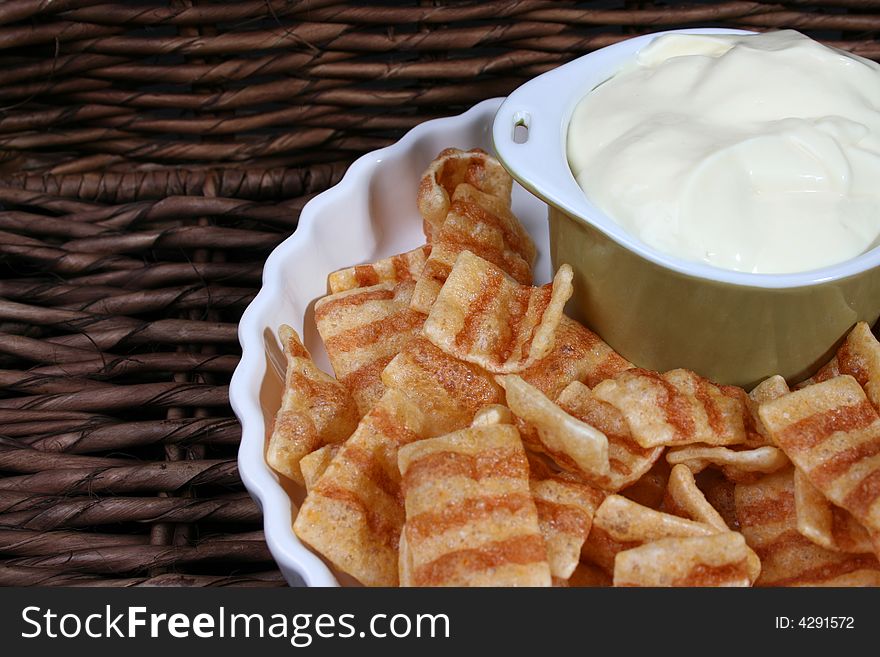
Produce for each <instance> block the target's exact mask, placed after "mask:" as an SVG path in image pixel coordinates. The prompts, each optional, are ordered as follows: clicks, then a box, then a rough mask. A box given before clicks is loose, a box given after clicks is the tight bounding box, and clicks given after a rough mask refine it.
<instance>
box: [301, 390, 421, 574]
mask: <svg viewBox="0 0 880 657" xmlns="http://www.w3.org/2000/svg"><path fill="white" fill-rule="evenodd" d="M424 428H425V417H424V413H423V412H422V410H421V409H420V408H419V407H418V406H417V405H416V404H413V403H412V402H411V401H409V399H407V397H406V396H405V395H403V394H401V393H400V392H399V391H397V390H387V391H386V392H385V394H384V395H383V396H382V398H381V399H380V400H379V403H378V404H377V405H376V406H375V407H374V408H373V409H372V410H371V411H370V412H369V413H367V415H365V416H364V417H363V419H362V420H361V422H360V424H359V425H358V428H357V430H356V431H355V432H354V434H353V435H352V436H351V438H349V439H348V440H346V441H345V443H344V444H343V445H342V447H341V448H340V451H339V453H338V454H337V455H336V457H335V458H333V460H332V461H331V462H330V464H329V465H328V466H327V469H326V470H325V471H324V473H323V474H322V475H321V476H320V478H319V479H318V480H317V481H316V482H315V483H314V484H313V485H312V487H311V489H310V490H309V493H308V495H307V496H306V499H305V501H304V502H303V504H302V506H301V507H300V510H299V513H298V514H297V516H296V519H295V521H294V524H293V529H294V531H295V532H296V535H297V536H299V538H300V539H301V540H302V541H303V542H305V543H307V544H308V545H310V546H311V547H312V548H313V549H314V550H315V551H317V552H319V553H321V554H322V555H324V557H326V558H327V560H328V561H330V562H331V563H332V564H333V565H334V566H336V568H338V569H339V570H341V571H343V572H345V573H348V574H349V575H352V576H353V577H355V578H356V579H357V580H358V581H360V582H361V583H362V584H365V585H367V586H395V585H396V584H397V580H398V546H399V541H400V530H401V527H402V526H403V521H404V512H403V504H402V500H401V493H400V473H399V471H398V469H397V451H398V448H399V447H400V446H401V445H405V444H407V443H410V442H413V441H416V440H420V439H421V438H423V437H424Z"/></svg>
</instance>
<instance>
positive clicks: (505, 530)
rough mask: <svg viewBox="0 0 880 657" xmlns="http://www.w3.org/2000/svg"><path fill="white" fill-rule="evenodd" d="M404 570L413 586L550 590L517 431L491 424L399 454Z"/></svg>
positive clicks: (424, 442) (416, 445) (544, 551)
mask: <svg viewBox="0 0 880 657" xmlns="http://www.w3.org/2000/svg"><path fill="white" fill-rule="evenodd" d="M398 463H399V466H400V472H401V475H402V477H403V492H404V502H405V506H406V525H405V526H404V530H403V531H404V537H405V539H404V540H405V541H406V548H405V555H404V556H405V558H406V559H407V562H406V563H405V564H403V565H402V568H401V570H402V571H403V572H404V573H406V581H407V583H409V584H410V585H412V586H517V585H518V586H550V584H551V576H550V566H549V565H548V563H547V549H546V546H545V543H544V539H543V537H542V536H541V531H540V528H539V525H538V513H537V510H536V508H535V503H534V501H533V500H532V496H531V493H530V491H529V467H528V462H527V461H526V454H525V451H524V450H523V446H522V442H521V441H520V438H519V434H518V433H517V430H516V427H514V426H513V425H509V424H508V425H505V424H494V425H485V426H476V427H470V428H468V429H463V430H461V431H456V432H454V433H450V434H447V435H445V436H440V437H437V438H430V439H427V440H421V441H418V442H415V443H413V444H411V445H407V446H405V447H403V448H401V449H400V452H399V457H398Z"/></svg>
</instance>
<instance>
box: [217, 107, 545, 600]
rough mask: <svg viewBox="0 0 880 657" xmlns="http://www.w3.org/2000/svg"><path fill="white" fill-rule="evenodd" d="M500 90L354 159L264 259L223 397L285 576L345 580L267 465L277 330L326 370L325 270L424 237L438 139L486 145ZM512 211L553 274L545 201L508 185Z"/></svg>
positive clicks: (538, 269)
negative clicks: (283, 328)
mask: <svg viewBox="0 0 880 657" xmlns="http://www.w3.org/2000/svg"><path fill="white" fill-rule="evenodd" d="M500 104H501V99H500V98H495V99H492V100H487V101H484V102H482V103H480V104H479V105H476V106H475V107H473V108H472V109H471V110H469V111H467V112H465V113H464V114H461V115H459V116H454V117H450V118H446V119H438V120H435V121H428V122H426V123H423V124H421V125H419V126H418V127H416V128H414V129H413V130H411V131H410V132H408V133H407V134H406V135H405V136H404V137H403V138H402V139H401V140H400V141H399V142H397V143H395V144H394V145H393V146H389V147H388V148H383V149H382V150H379V151H375V152H373V153H369V154H368V155H365V156H363V157H361V158H360V159H358V160H357V161H356V162H354V163H353V164H352V165H351V167H350V168H349V169H348V171H347V172H346V174H345V177H344V178H343V179H342V181H340V182H339V184H337V185H335V186H334V187H332V188H330V189H328V190H327V191H326V192H323V193H322V194H319V195H318V196H316V197H315V198H314V199H312V200H311V201H310V202H309V203H308V204H307V205H306V206H305V207H304V208H303V211H302V214H301V216H300V220H299V227H298V228H297V229H296V232H294V234H293V235H291V236H290V237H289V238H288V239H287V240H285V241H284V242H282V243H281V244H280V245H279V246H278V247H277V248H276V249H275V250H274V251H273V252H272V254H271V255H270V256H269V258H268V259H267V260H266V265H265V267H264V269H263V286H262V288H261V290H260V292H259V294H258V295H257V297H256V298H255V299H254V301H253V302H252V303H251V304H250V305H249V306H248V307H247V309H246V310H245V312H244V314H243V315H242V318H241V322H240V323H239V329H238V337H239V341H240V342H241V347H242V357H241V362H240V364H239V365H238V367H237V368H236V370H235V373H234V375H233V377H232V383H231V385H230V388H229V399H230V402H231V403H232V408H233V410H234V411H235V414H236V415H237V416H238V419H239V421H240V422H241V426H242V437H241V447H240V448H239V452H238V466H239V471H240V473H241V478H242V480H243V481H244V484H245V486H246V487H247V489H248V491H249V492H250V493H251V495H252V496H253V497H254V499H255V500H257V502H258V504H260V506H261V507H262V509H263V523H264V529H265V535H266V542H267V544H268V546H269V550H270V551H271V552H272V556H273V557H274V558H275V561H276V562H277V563H278V566H279V568H280V569H281V572H282V573H283V574H284V576H285V577H286V579H287V581H288V582H290V583H291V584H302V583H305V584H308V585H311V586H334V585H336V584H344V585H350V584H354V583H355V582H354V581H353V580H352V579H351V578H350V577H347V576H345V575H342V574H340V573H337V572H334V571H333V570H332V569H331V568H330V567H329V566H328V565H327V564H326V563H325V562H324V561H323V560H322V559H321V558H320V557H319V556H317V555H316V554H314V553H313V552H312V551H311V550H310V549H309V548H308V547H306V546H305V545H303V544H302V543H301V542H300V541H299V539H298V538H297V537H296V535H295V534H294V533H293V530H292V529H291V524H292V522H293V518H294V517H295V516H296V512H297V505H298V504H299V503H300V502H301V501H302V498H303V490H302V489H300V488H298V487H296V486H292V485H289V484H286V483H285V482H284V481H282V480H281V479H280V478H279V477H278V475H276V474H275V473H274V472H272V470H271V469H270V468H269V466H268V465H266V458H265V452H266V442H267V439H268V436H269V433H270V431H271V426H272V421H273V418H274V417H275V413H276V412H277V411H278V408H279V406H280V405H281V388H282V382H283V376H284V369H285V361H284V356H283V354H282V353H281V349H280V347H279V345H278V342H277V338H276V334H277V330H278V326H279V325H280V324H289V325H290V326H292V327H293V328H295V329H296V330H297V332H299V334H300V335H301V336H303V341H304V342H305V345H306V347H307V348H308V349H309V351H311V353H312V356H313V357H314V359H315V361H316V362H317V363H318V365H319V366H320V367H322V368H323V369H324V370H325V371H327V372H331V371H332V370H331V369H330V365H329V363H328V361H327V354H326V352H325V351H324V347H323V345H322V343H321V339H320V337H319V336H318V333H317V330H316V328H315V321H314V315H313V311H312V309H313V307H314V302H315V300H316V299H318V298H320V297H322V296H324V295H325V294H327V275H328V274H330V273H331V272H333V271H335V270H337V269H340V268H342V267H349V266H351V265H354V264H360V263H367V262H373V261H375V260H378V259H380V258H384V257H387V256H390V255H394V254H395V253H402V252H403V251H408V250H410V249H414V248H416V247H417V246H418V245H419V244H423V243H424V241H425V236H424V235H423V234H422V220H421V217H420V216H419V212H418V208H417V207H416V190H417V189H418V184H419V179H420V177H421V175H422V172H423V171H424V170H425V168H426V167H427V166H428V164H429V163H430V162H431V160H433V159H434V157H436V155H437V153H439V152H440V151H441V150H443V149H444V148H448V147H453V146H455V147H458V148H464V149H467V148H474V147H479V148H484V149H486V150H491V148H492V140H491V129H492V119H493V117H494V116H495V111H496V110H497V109H498V106H499V105H500ZM512 204H513V211H514V212H515V213H516V215H517V216H518V217H519V218H520V220H521V221H522V222H523V225H524V226H525V228H526V230H527V231H528V232H529V234H530V235H531V236H532V239H533V240H534V241H535V244H536V246H537V249H538V259H537V262H536V263H535V278H536V281H537V282H538V283H542V284H543V283H547V282H549V281H550V278H551V277H550V257H549V245H548V233H547V207H546V206H545V205H544V203H542V202H541V201H539V200H538V199H537V198H535V197H534V196H532V195H531V194H529V193H528V192H526V191H525V190H524V189H523V188H522V187H520V186H519V185H514V188H513V194H512Z"/></svg>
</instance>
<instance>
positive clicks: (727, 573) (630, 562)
mask: <svg viewBox="0 0 880 657" xmlns="http://www.w3.org/2000/svg"><path fill="white" fill-rule="evenodd" d="M750 552H751V551H750V550H749V548H748V546H747V545H746V541H745V539H744V538H743V536H742V534H738V533H736V532H730V531H728V532H721V533H718V534H713V535H711V536H691V537H688V538H661V539H659V540H656V541H652V542H650V543H646V544H645V545H641V546H639V547H636V548H631V549H629V550H625V551H623V552H621V553H620V554H618V555H617V557H616V558H615V560H614V586H672V587H677V586H751V584H752V581H753V578H752V566H751V565H750V563H749V556H750Z"/></svg>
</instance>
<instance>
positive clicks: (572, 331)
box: [520, 315, 633, 399]
mask: <svg viewBox="0 0 880 657" xmlns="http://www.w3.org/2000/svg"><path fill="white" fill-rule="evenodd" d="M632 367H633V365H632V363H630V362H629V361H628V360H626V359H625V358H624V357H623V356H621V355H620V354H618V353H617V352H616V351H614V350H613V349H612V348H611V347H609V346H608V345H607V344H605V343H604V342H603V341H602V339H601V338H600V337H599V336H598V335H596V334H595V333H593V332H592V331H591V330H589V329H588V328H586V327H585V326H583V325H582V324H580V323H578V322H576V321H575V320H573V319H571V318H569V317H567V316H565V315H563V316H562V319H560V321H559V326H558V327H556V334H555V336H554V339H553V349H551V350H550V353H548V354H547V355H546V356H544V357H543V358H542V359H541V360H539V361H538V362H536V363H535V364H534V365H532V366H531V367H529V368H528V369H525V370H523V371H522V372H520V376H521V377H522V378H523V380H524V381H526V382H527V383H530V384H532V385H533V386H535V387H536V388H537V389H538V390H540V391H541V392H543V393H544V394H545V395H547V397H549V398H550V399H557V398H558V397H559V394H560V393H561V392H562V391H563V390H564V389H565V387H566V386H567V385H568V384H569V383H572V382H573V381H579V382H581V383H585V384H586V385H587V386H591V387H592V386H595V385H596V384H597V383H599V382H600V381H603V380H605V379H608V378H610V377H612V376H614V375H615V374H617V373H618V372H622V371H624V370H628V369H630V368H632Z"/></svg>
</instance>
